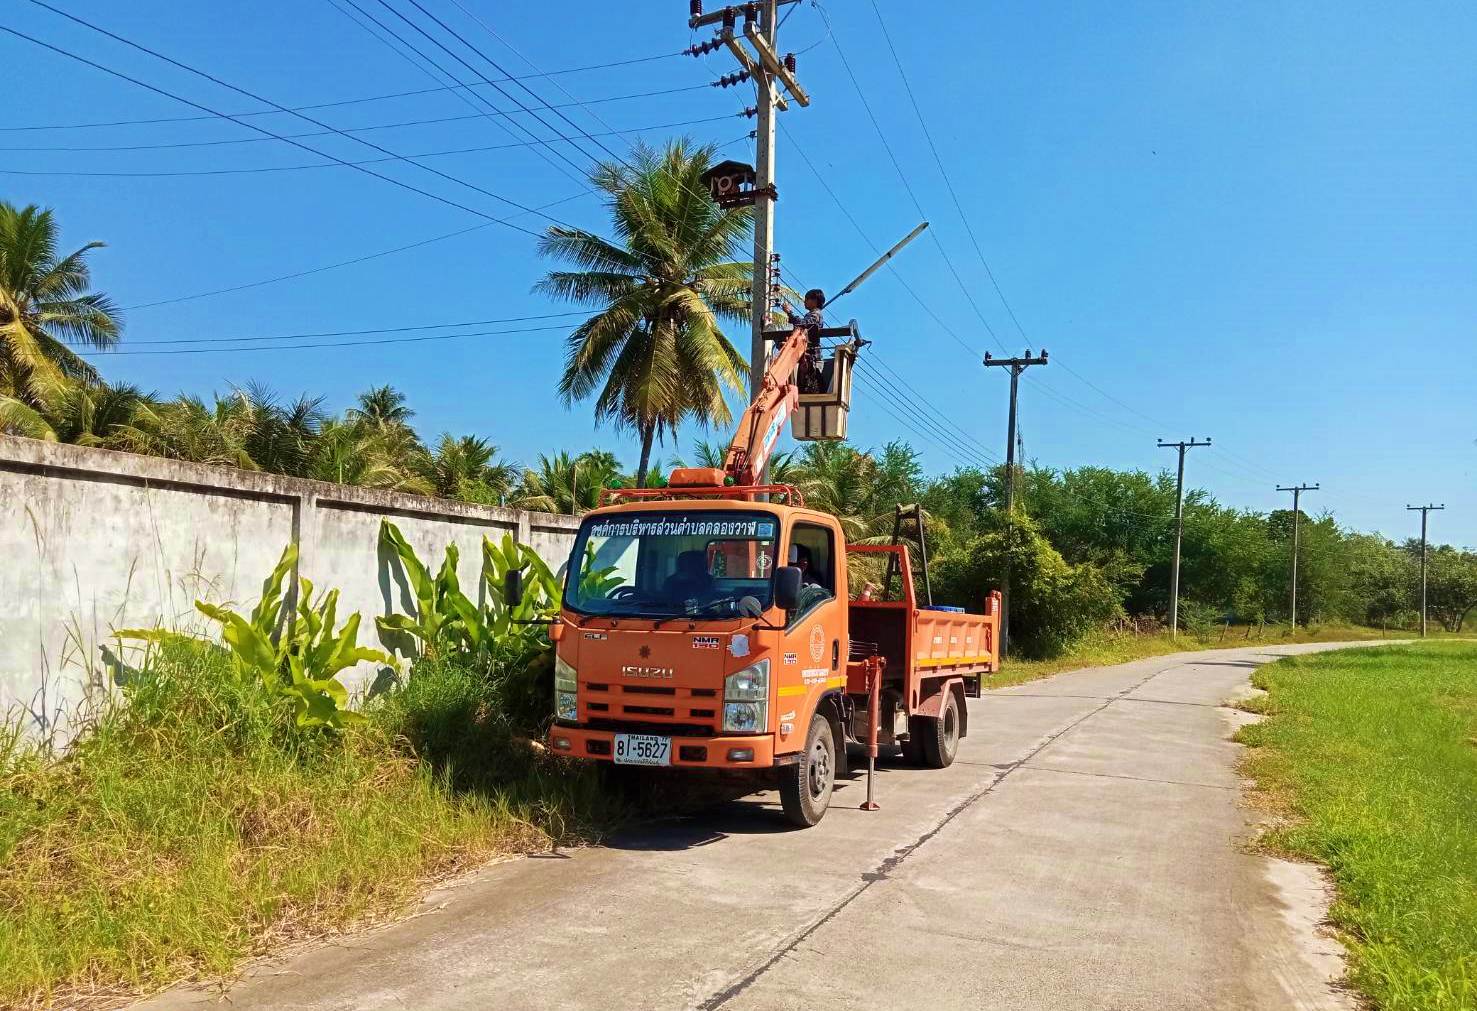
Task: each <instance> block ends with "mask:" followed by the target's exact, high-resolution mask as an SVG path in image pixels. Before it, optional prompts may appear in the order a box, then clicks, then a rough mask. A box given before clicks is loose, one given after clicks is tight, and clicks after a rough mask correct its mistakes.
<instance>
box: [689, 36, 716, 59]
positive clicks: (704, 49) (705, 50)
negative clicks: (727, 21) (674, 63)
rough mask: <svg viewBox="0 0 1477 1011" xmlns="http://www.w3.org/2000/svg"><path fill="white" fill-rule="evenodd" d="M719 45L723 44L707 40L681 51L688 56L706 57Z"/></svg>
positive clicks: (714, 40)
mask: <svg viewBox="0 0 1477 1011" xmlns="http://www.w3.org/2000/svg"><path fill="white" fill-rule="evenodd" d="M721 45H723V42H722V41H721V40H720V39H709V40H708V41H707V42H700V43H698V44H697V45H692V46H688V47H687V48H686V49H684V50H682V51H683V52H684V53H686V54H687V55H688V56H706V55H708V54H709V53H711V52H713V51H714V50H715V49H717V48H718V47H719V46H721Z"/></svg>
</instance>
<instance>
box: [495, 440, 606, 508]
mask: <svg viewBox="0 0 1477 1011" xmlns="http://www.w3.org/2000/svg"><path fill="white" fill-rule="evenodd" d="M621 482H622V475H621V469H620V465H619V464H618V463H617V462H616V459H615V457H614V456H612V455H611V454H610V453H606V452H604V451H602V450H592V451H591V452H588V453H581V454H579V455H577V456H575V455H571V454H569V453H566V452H559V453H556V454H554V455H553V456H546V455H544V454H542V453H540V454H539V458H538V467H537V468H532V469H529V470H526V471H524V472H523V484H522V486H521V487H520V488H519V489H518V493H517V498H516V499H515V500H514V503H513V504H514V505H517V506H520V507H522V508H524V509H538V510H540V511H542V512H549V513H573V514H576V515H578V514H579V513H582V512H584V511H585V510H587V509H593V508H595V507H596V506H597V505H599V503H600V492H601V490H602V489H604V488H613V487H617V486H619V485H620V484H621Z"/></svg>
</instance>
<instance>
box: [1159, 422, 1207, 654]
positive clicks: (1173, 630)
mask: <svg viewBox="0 0 1477 1011" xmlns="http://www.w3.org/2000/svg"><path fill="white" fill-rule="evenodd" d="M1209 445H1210V437H1209V436H1206V438H1205V441H1204V442H1197V441H1196V440H1194V439H1191V440H1190V441H1189V442H1183V441H1182V442H1165V441H1164V440H1163V439H1160V440H1159V448H1160V449H1177V450H1179V451H1180V466H1179V472H1178V474H1177V476H1176V477H1175V480H1174V561H1173V562H1172V563H1171V565H1170V569H1169V637H1170V638H1171V639H1178V638H1179V634H1180V542H1181V541H1182V540H1184V535H1185V450H1187V449H1196V448H1197V447H1200V446H1209Z"/></svg>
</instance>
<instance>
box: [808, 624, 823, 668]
mask: <svg viewBox="0 0 1477 1011" xmlns="http://www.w3.org/2000/svg"><path fill="white" fill-rule="evenodd" d="M825 655H826V630H825V629H823V628H821V627H820V626H819V625H813V626H811V629H810V658H811V659H812V660H819V659H820V658H821V657H823V656H825Z"/></svg>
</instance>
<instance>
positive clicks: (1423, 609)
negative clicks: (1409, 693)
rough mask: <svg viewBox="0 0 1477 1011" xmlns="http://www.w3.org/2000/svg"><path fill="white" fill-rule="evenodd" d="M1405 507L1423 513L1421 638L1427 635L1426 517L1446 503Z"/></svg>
mask: <svg viewBox="0 0 1477 1011" xmlns="http://www.w3.org/2000/svg"><path fill="white" fill-rule="evenodd" d="M1405 508H1406V509H1407V510H1409V511H1410V512H1419V513H1420V514H1421V638H1422V639H1424V638H1425V637H1426V518H1427V517H1428V516H1430V514H1431V513H1432V512H1440V511H1441V510H1443V509H1445V508H1446V504H1445V503H1442V504H1441V505H1423V506H1413V505H1408V506H1406V507H1405Z"/></svg>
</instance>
